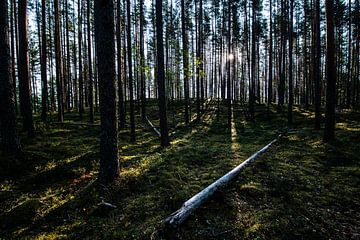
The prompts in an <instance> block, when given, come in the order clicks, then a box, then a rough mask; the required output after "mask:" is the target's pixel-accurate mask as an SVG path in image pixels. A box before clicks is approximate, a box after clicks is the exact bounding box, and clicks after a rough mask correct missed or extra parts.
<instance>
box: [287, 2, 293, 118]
mask: <svg viewBox="0 0 360 240" xmlns="http://www.w3.org/2000/svg"><path fill="white" fill-rule="evenodd" d="M293 12H294V2H293V0H290V23H289V104H288V123H289V124H292V123H293V112H292V108H293V103H294V94H293Z"/></svg>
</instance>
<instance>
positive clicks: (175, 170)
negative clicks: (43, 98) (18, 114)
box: [0, 102, 360, 239]
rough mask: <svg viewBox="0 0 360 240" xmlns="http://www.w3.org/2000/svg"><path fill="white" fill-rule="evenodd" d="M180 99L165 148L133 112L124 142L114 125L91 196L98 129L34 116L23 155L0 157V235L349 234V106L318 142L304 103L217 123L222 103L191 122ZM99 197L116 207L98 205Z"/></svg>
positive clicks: (353, 177) (358, 198) (352, 203)
mask: <svg viewBox="0 0 360 240" xmlns="http://www.w3.org/2000/svg"><path fill="white" fill-rule="evenodd" d="M152 105H153V106H152V107H151V106H149V108H148V112H149V118H150V119H152V120H153V122H154V125H156V126H158V124H159V123H158V121H156V120H155V119H157V113H156V111H157V110H156V109H157V108H156V107H155V106H156V104H155V102H154V103H153V104H152ZM181 106H182V103H172V104H171V105H170V108H169V115H168V116H169V126H170V137H171V147H169V148H166V149H163V148H161V147H159V139H158V137H157V136H156V134H154V132H153V131H152V129H151V128H149V126H148V125H147V123H146V122H142V121H141V120H140V118H137V130H136V136H137V141H136V142H135V143H131V142H130V141H129V140H130V138H129V129H125V130H121V131H120V134H119V155H120V167H121V170H120V171H121V172H120V177H119V178H118V179H117V180H116V182H115V183H114V184H113V185H111V186H109V187H108V188H107V189H106V190H105V191H103V192H102V193H101V194H100V193H99V191H98V190H97V187H96V186H97V183H96V182H94V181H95V179H96V177H97V171H98V167H99V133H100V128H99V126H98V125H96V124H95V125H87V124H79V123H80V121H79V119H78V115H77V114H76V113H66V114H65V122H66V123H65V124H57V123H55V122H54V121H55V120H53V122H52V123H51V122H50V123H48V124H42V123H40V121H39V120H38V121H37V132H36V137H35V138H33V139H29V138H27V137H26V136H25V135H24V134H22V135H21V139H22V144H23V150H24V153H23V154H22V157H21V158H20V159H9V158H7V159H1V160H0V164H1V165H0V239H2V238H4V239H13V238H16V239H18V238H36V239H81V238H90V239H114V238H116V239H360V212H359V209H360V189H359V186H360V154H359V152H358V151H359V149H360V113H359V112H356V111H350V110H341V111H340V112H339V114H338V115H337V129H336V135H337V139H338V140H337V141H336V142H335V143H334V144H324V143H323V142H322V134H323V131H322V130H321V131H316V130H314V129H313V118H314V114H313V112H312V111H310V110H305V109H303V108H300V107H295V110H294V111H295V112H294V122H295V124H293V125H292V126H289V125H288V124H287V122H286V112H285V111H284V113H283V114H277V113H276V112H274V111H271V112H270V114H267V113H266V107H265V106H257V109H258V111H257V114H256V122H255V123H249V122H246V121H245V119H244V117H243V114H242V112H241V111H239V110H237V109H236V108H237V107H235V112H234V116H233V123H232V127H231V129H228V128H227V126H226V122H227V120H226V108H225V106H222V105H221V108H220V111H217V110H216V104H215V105H214V106H210V104H209V106H210V107H209V108H208V109H207V111H206V112H205V113H204V115H203V116H202V120H201V122H200V123H197V124H191V125H190V126H185V125H184V124H182V123H181V121H182V119H183V118H182V114H183V113H182V112H181V111H180V109H182V108H181ZM213 107H215V109H213ZM86 117H87V116H86V115H85V117H84V119H86ZM53 119H55V115H54V116H53ZM83 123H86V121H85V120H83ZM96 123H97V124H98V123H99V119H98V116H96ZM282 132H287V134H286V135H285V136H284V137H282V138H281V139H280V141H278V142H277V143H276V144H275V145H274V146H272V147H271V148H270V149H269V151H268V152H266V153H265V154H263V155H261V156H260V157H259V158H258V159H256V160H255V161H254V162H253V163H251V164H250V165H249V166H247V167H246V169H245V170H244V171H243V172H241V173H240V175H239V177H237V178H236V179H235V180H234V181H233V182H232V183H231V184H229V185H227V186H225V187H223V188H222V189H221V190H220V191H219V192H217V193H216V194H215V195H214V196H212V197H211V198H210V199H209V200H208V201H207V202H206V203H205V204H204V205H202V206H201V207H200V208H199V209H198V210H197V211H196V212H195V213H194V214H192V215H191V216H190V217H189V219H188V220H187V221H186V222H184V224H183V225H182V226H181V227H180V228H179V229H177V230H174V231H172V232H165V231H164V230H163V220H164V219H165V218H166V217H168V216H169V215H170V214H171V213H172V212H174V211H176V210H177V209H178V208H180V207H181V205H182V204H183V203H184V202H185V201H186V200H187V199H189V198H190V197H191V196H193V195H194V194H196V193H197V192H199V191H201V190H202V189H203V188H204V187H206V186H207V185H209V184H210V183H212V182H213V181H214V180H216V179H217V178H219V177H221V176H222V175H224V174H225V173H226V172H228V171H229V170H231V169H232V168H234V167H235V166H237V165H238V164H240V163H241V162H242V161H244V160H245V159H246V158H248V157H249V156H250V155H251V154H253V153H254V152H256V151H258V150H259V149H261V148H262V147H263V146H265V145H266V144H267V143H269V142H270V141H271V140H273V139H274V138H276V137H277V136H278V134H279V133H282ZM92 183H93V184H92ZM103 198H104V200H105V201H106V202H109V203H111V204H113V205H116V206H117V208H115V209H113V210H106V209H103V208H102V207H99V206H98V203H99V202H101V200H102V199H103Z"/></svg>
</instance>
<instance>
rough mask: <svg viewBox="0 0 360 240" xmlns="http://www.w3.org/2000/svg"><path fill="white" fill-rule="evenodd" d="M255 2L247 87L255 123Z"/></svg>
mask: <svg viewBox="0 0 360 240" xmlns="http://www.w3.org/2000/svg"><path fill="white" fill-rule="evenodd" d="M255 4H256V1H253V3H252V36H251V80H250V86H249V90H250V91H249V110H250V118H251V121H255V109H254V108H255V106H254V105H255V63H256V59H255V56H256V46H255V44H256V41H255V40H256V6H255Z"/></svg>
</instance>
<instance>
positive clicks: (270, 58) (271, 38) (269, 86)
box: [268, 0, 273, 110]
mask: <svg viewBox="0 0 360 240" xmlns="http://www.w3.org/2000/svg"><path fill="white" fill-rule="evenodd" d="M269 5H270V10H269V11H270V23H269V25H270V32H269V38H270V40H269V77H268V78H269V79H268V110H270V106H271V102H272V83H273V81H272V80H273V79H272V73H273V69H272V68H273V66H272V64H273V63H272V61H273V59H272V54H273V36H272V1H271V0H270V3H269Z"/></svg>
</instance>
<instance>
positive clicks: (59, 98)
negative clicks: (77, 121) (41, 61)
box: [54, 0, 64, 122]
mask: <svg viewBox="0 0 360 240" xmlns="http://www.w3.org/2000/svg"><path fill="white" fill-rule="evenodd" d="M54 8H55V61H56V90H57V101H58V108H57V109H58V121H59V122H62V121H63V120H64V95H63V79H62V77H63V76H62V56H61V45H60V44H61V43H60V19H59V0H55V1H54Z"/></svg>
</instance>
